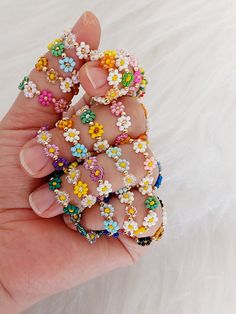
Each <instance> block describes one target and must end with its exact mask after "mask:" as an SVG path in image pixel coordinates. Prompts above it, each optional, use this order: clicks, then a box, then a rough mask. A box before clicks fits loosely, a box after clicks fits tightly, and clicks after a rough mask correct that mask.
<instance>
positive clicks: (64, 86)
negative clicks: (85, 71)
mask: <svg viewBox="0 0 236 314" xmlns="http://www.w3.org/2000/svg"><path fill="white" fill-rule="evenodd" d="M35 69H36V70H37V71H38V72H44V73H45V74H46V78H47V80H48V82H49V83H51V84H55V83H56V82H57V81H58V82H60V85H59V87H60V89H61V91H62V93H69V92H73V94H74V95H77V94H78V93H79V86H80V82H79V77H78V74H79V72H78V71H76V70H73V71H72V76H71V78H70V77H66V78H63V77H62V76H60V75H59V73H58V72H57V71H55V70H54V69H53V68H48V59H47V58H46V57H40V58H39V59H38V61H37V62H36V64H35Z"/></svg>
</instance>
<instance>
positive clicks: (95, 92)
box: [79, 62, 109, 96]
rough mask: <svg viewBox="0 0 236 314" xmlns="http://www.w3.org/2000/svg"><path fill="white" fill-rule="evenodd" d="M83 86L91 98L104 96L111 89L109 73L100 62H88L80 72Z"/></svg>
mask: <svg viewBox="0 0 236 314" xmlns="http://www.w3.org/2000/svg"><path fill="white" fill-rule="evenodd" d="M79 78H80V82H81V85H82V87H83V89H84V90H85V92H86V93H87V94H89V95H90V96H104V95H105V94H106V92H107V90H108V89H109V85H108V83H107V72H106V71H105V70H104V69H102V68H100V67H99V64H98V62H87V63H85V64H84V65H83V66H82V67H81V68H80V71H79Z"/></svg>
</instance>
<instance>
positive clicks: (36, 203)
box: [29, 184, 62, 217]
mask: <svg viewBox="0 0 236 314" xmlns="http://www.w3.org/2000/svg"><path fill="white" fill-rule="evenodd" d="M29 203H30V205H31V207H32V209H33V210H34V212H35V213H36V214H37V215H40V216H41V215H43V214H44V213H45V212H46V211H47V215H44V217H46V216H47V217H53V216H56V215H58V214H61V212H62V208H61V206H59V204H58V203H57V202H56V199H55V193H54V192H52V191H50V190H49V189H48V185H47V184H45V185H43V186H42V187H40V188H38V189H37V190H35V191H34V192H33V193H31V194H30V197H29Z"/></svg>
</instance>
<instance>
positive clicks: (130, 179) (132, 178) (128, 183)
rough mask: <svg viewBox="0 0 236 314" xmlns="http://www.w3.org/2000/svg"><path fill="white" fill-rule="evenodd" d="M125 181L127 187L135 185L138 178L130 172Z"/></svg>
mask: <svg viewBox="0 0 236 314" xmlns="http://www.w3.org/2000/svg"><path fill="white" fill-rule="evenodd" d="M123 182H124V184H125V186H126V187H132V186H135V184H136V182H137V178H136V177H135V176H134V175H132V174H128V175H126V176H125V177H124V178H123Z"/></svg>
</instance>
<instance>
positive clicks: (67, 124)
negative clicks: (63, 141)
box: [56, 119, 73, 130]
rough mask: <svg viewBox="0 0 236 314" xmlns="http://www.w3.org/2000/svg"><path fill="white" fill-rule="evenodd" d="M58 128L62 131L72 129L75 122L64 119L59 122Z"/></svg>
mask: <svg viewBox="0 0 236 314" xmlns="http://www.w3.org/2000/svg"><path fill="white" fill-rule="evenodd" d="M56 126H57V127H58V128H59V129H61V130H64V129H65V128H71V127H72V126H73V121H72V120H70V119H64V120H63V119H62V120H59V121H58V122H57V124H56Z"/></svg>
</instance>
